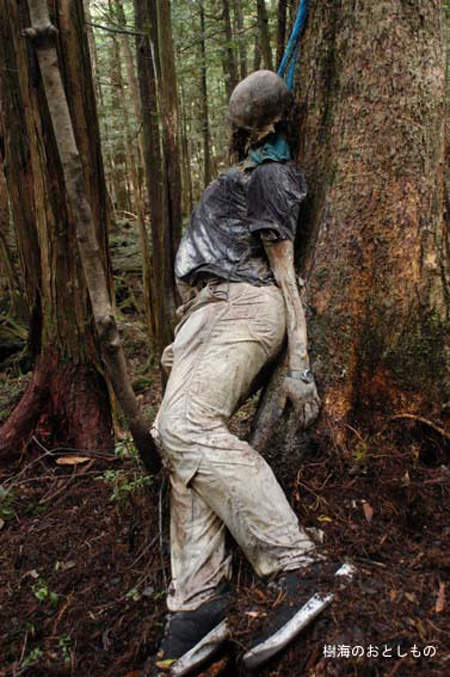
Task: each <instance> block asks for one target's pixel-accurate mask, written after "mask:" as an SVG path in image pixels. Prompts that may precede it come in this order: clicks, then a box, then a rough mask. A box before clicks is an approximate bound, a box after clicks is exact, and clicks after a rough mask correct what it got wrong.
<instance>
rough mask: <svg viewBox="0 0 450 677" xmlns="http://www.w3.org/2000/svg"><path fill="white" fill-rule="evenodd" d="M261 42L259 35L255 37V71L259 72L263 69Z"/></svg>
mask: <svg viewBox="0 0 450 677" xmlns="http://www.w3.org/2000/svg"><path fill="white" fill-rule="evenodd" d="M260 44H261V40H260V36H259V35H258V33H257V34H256V35H255V47H254V52H253V70H254V71H257V70H259V69H260V68H261V47H260Z"/></svg>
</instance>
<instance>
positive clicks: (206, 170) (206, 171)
mask: <svg viewBox="0 0 450 677" xmlns="http://www.w3.org/2000/svg"><path fill="white" fill-rule="evenodd" d="M199 13H200V35H201V37H200V56H201V68H200V91H201V110H202V118H201V119H202V133H203V183H204V185H205V186H208V185H209V184H210V183H211V155H210V135H209V113H208V84H207V77H206V75H207V73H206V37H205V10H204V6H203V2H202V1H200V2H199Z"/></svg>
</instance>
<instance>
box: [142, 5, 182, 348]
mask: <svg viewBox="0 0 450 677" xmlns="http://www.w3.org/2000/svg"><path fill="white" fill-rule="evenodd" d="M134 10H135V25H136V30H137V31H139V32H140V33H143V35H137V36H136V55H137V69H138V82H139V92H140V99H141V111H142V123H143V134H144V150H145V153H144V155H145V176H146V184H147V191H148V196H149V205H150V216H151V237H152V279H153V285H152V288H153V290H154V294H153V298H154V322H155V343H156V345H155V347H156V350H157V352H158V353H159V354H161V352H162V350H163V349H164V347H165V346H166V345H167V344H168V343H170V341H171V339H172V317H173V312H172V311H173V308H174V306H175V290H174V282H173V255H172V247H171V246H166V243H167V240H168V236H167V232H166V231H167V228H168V217H167V200H166V195H167V193H166V183H165V177H164V173H163V164H162V157H161V137H160V132H159V123H158V98H157V78H158V66H157V61H158V51H157V35H158V34H157V26H156V25H155V22H156V19H157V16H156V6H155V3H154V0H134ZM169 242H170V238H169ZM167 281H168V284H167V288H166V283H167ZM166 298H167V302H166Z"/></svg>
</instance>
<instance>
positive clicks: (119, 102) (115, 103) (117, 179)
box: [109, 33, 131, 212]
mask: <svg viewBox="0 0 450 677" xmlns="http://www.w3.org/2000/svg"><path fill="white" fill-rule="evenodd" d="M109 63H110V81H111V104H112V110H113V111H114V116H115V117H114V120H115V125H114V127H115V135H114V137H115V138H114V154H113V183H114V194H115V204H114V207H115V209H116V210H117V211H119V212H120V211H129V210H130V209H131V202H130V191H129V186H128V177H129V169H128V158H129V154H128V151H126V150H125V137H124V135H123V134H122V130H121V127H120V125H119V120H122V119H123V117H124V115H125V113H126V111H125V107H126V103H125V99H124V88H123V80H122V68H121V61H120V47H119V40H118V38H117V36H116V34H114V33H113V34H111V35H110V59H109Z"/></svg>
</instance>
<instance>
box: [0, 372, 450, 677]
mask: <svg viewBox="0 0 450 677" xmlns="http://www.w3.org/2000/svg"><path fill="white" fill-rule="evenodd" d="M142 383H143V386H142V387H143V390H142V393H141V396H140V397H141V401H142V404H143V405H144V406H145V407H146V408H147V410H148V409H155V408H156V406H157V403H158V400H159V397H160V384H159V378H158V373H157V371H156V370H155V369H153V370H151V371H150V372H148V378H147V380H145V379H144V380H143V382H142ZM23 387H24V384H23ZM19 391H20V388H19V389H18V392H17V393H15V397H18V395H19ZM250 414H251V411H249V410H248V409H247V410H244V411H243V412H241V413H240V414H239V415H238V416H237V418H236V419H235V421H234V426H235V430H237V431H238V432H240V433H241V434H243V435H244V434H245V433H246V430H247V427H248V426H247V424H248V418H249V415H250ZM418 434H419V435H422V436H427V439H429V444H428V446H427V449H428V451H427V453H426V454H424V453H418V451H417V446H416V445H415V443H414V440H415V439H417V435H418ZM444 441H445V440H443V439H442V438H441V437H440V435H439V433H438V432H436V431H434V430H432V429H430V428H429V427H428V426H427V424H426V423H420V422H417V421H402V422H400V421H397V422H392V425H390V426H388V428H387V429H386V430H385V432H384V433H383V434H382V435H381V436H379V437H378V438H377V439H376V440H361V444H359V445H356V446H355V449H353V451H352V452H351V453H350V452H349V453H343V452H342V450H335V449H328V450H323V451H321V452H320V453H319V452H317V451H315V452H314V454H311V455H310V456H306V457H305V458H304V459H303V461H302V463H301V464H300V463H299V462H298V461H296V460H295V459H294V458H291V459H290V460H289V461H287V462H284V463H282V464H280V463H276V462H275V463H274V462H273V461H272V464H273V467H274V468H275V471H276V472H277V474H278V476H279V479H280V481H281V483H282V484H283V486H284V488H285V489H286V492H287V494H288V496H289V498H290V500H291V502H292V505H293V507H294V509H295V510H296V512H297V513H298V516H299V518H300V520H301V522H302V523H303V524H304V525H305V526H308V527H316V528H320V529H322V530H323V531H324V533H325V541H324V542H325V546H326V548H327V550H328V552H330V553H331V555H332V556H333V557H334V558H336V559H339V560H341V559H342V558H343V557H348V558H350V560H351V561H353V562H354V563H355V564H356V566H357V568H358V576H357V579H356V581H355V583H354V584H353V585H352V586H351V587H350V588H347V589H346V590H345V591H344V592H341V593H339V595H338V598H337V599H336V600H335V602H334V603H333V605H332V606H331V607H330V608H329V610H328V611H326V612H324V614H323V615H322V616H321V617H319V618H318V619H317V620H316V622H315V623H314V624H312V625H311V626H310V627H309V628H308V629H307V630H306V631H304V632H303V633H302V635H301V636H300V637H299V638H298V639H297V640H296V641H295V642H293V643H292V645H291V646H290V647H289V648H288V650H287V651H285V653H284V654H282V655H281V657H278V658H276V659H274V660H273V661H272V663H271V664H270V665H269V666H267V667H266V668H265V669H264V670H258V674H259V676H260V677H286V676H291V675H292V676H297V675H298V676H300V675H306V676H309V677H312V676H314V677H321V676H325V675H326V676H330V677H335V676H336V677H340V676H341V675H362V676H366V675H367V676H368V677H369V676H378V675H383V676H385V677H393V676H394V675H397V677H400V676H402V677H405V676H408V677H409V676H410V675H420V676H427V677H428V676H429V677H438V676H439V677H444V675H450V623H449V616H450V614H449V610H450V599H449V589H448V578H449V564H450V552H449V551H450V547H449V544H450V521H449V510H448V509H449V494H450V491H449V478H450V469H449V465H448V457H446V456H445V449H444V446H443V442H444ZM399 450H400V451H399ZM274 453H275V452H274ZM67 456H69V463H64V464H63V463H62V462H61V461H62V460H63V461H64V460H65V461H67V460H68V459H67ZM70 456H72V457H73V456H75V459H74V458H72V459H70ZM77 457H78V461H77V460H76V459H77ZM80 457H81V458H84V459H85V460H84V461H83V462H80V461H79V458H80ZM86 459H87V460H86ZM0 485H1V490H0V525H1V526H0V676H1V677H10V676H11V677H13V676H14V677H17V676H18V675H24V676H25V677H27V676H28V677H31V676H32V677H40V676H47V675H55V676H56V675H61V676H62V675H76V676H77V677H113V676H114V677H126V676H128V677H131V676H132V675H133V674H136V675H137V674H138V673H137V672H135V671H137V670H138V669H139V667H140V666H142V663H143V661H144V660H145V658H146V656H147V655H149V654H151V653H152V652H153V651H154V650H155V648H156V646H157V641H158V637H159V635H160V633H161V630H162V627H163V623H164V615H165V605H164V598H165V592H164V591H165V586H166V581H167V578H168V576H169V563H168V534H167V532H168V492H167V481H166V480H164V478H157V479H153V480H151V479H148V478H145V477H144V475H143V474H142V472H141V470H140V467H139V465H138V462H137V460H136V458H135V456H134V455H133V453H131V445H129V444H128V443H127V441H126V439H125V440H123V441H122V442H120V443H119V444H118V445H117V447H116V449H115V450H102V451H101V452H99V451H97V452H96V453H95V454H94V453H92V452H85V451H78V450H77V451H71V450H64V451H62V450H59V451H52V450H46V449H44V448H43V447H41V446H39V444H37V443H34V444H32V445H31V448H30V449H29V451H28V453H27V456H26V457H25V458H23V459H22V461H21V464H20V465H19V466H18V467H16V468H15V470H14V473H11V472H9V473H6V472H3V474H2V473H1V471H0ZM230 545H231V547H233V548H234V578H233V585H234V586H235V590H236V599H235V607H234V608H235V614H234V615H233V619H232V622H233V628H234V630H233V633H234V639H233V642H231V643H230V645H229V646H227V647H226V650H225V651H223V652H222V654H221V655H219V656H218V658H217V659H216V661H215V662H214V664H213V665H212V666H211V665H210V666H207V667H206V668H205V669H204V670H203V672H202V673H201V674H202V675H203V677H205V675H209V676H210V677H212V675H224V676H225V675H226V676H227V677H232V676H234V675H239V676H241V675H242V676H243V675H245V674H246V673H245V671H244V670H243V669H242V668H241V667H240V665H239V656H240V655H241V654H242V649H243V646H245V641H246V638H247V636H248V635H249V634H250V633H251V631H252V626H251V624H252V623H253V622H255V618H256V619H257V618H258V614H259V615H260V614H263V613H270V607H271V605H272V604H273V600H271V599H270V596H268V595H267V590H266V587H265V585H264V583H263V582H261V581H258V580H255V579H254V578H253V575H252V573H251V571H250V568H249V567H248V565H247V563H246V562H245V561H244V559H243V558H242V557H241V555H240V553H239V551H238V549H237V548H236V546H234V544H232V543H231V544H230ZM249 611H250V613H249ZM255 612H256V613H255Z"/></svg>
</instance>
